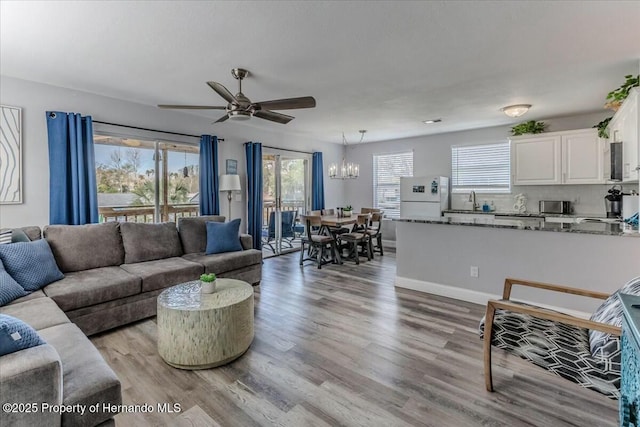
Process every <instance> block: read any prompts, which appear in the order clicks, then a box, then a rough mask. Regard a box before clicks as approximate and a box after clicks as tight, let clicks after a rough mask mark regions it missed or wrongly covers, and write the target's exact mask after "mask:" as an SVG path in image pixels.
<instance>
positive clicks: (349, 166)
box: [329, 129, 367, 179]
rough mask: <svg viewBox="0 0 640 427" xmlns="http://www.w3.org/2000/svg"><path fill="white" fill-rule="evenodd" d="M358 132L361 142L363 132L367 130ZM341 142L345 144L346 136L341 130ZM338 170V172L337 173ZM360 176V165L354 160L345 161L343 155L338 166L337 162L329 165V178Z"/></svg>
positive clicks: (353, 177)
mask: <svg viewBox="0 0 640 427" xmlns="http://www.w3.org/2000/svg"><path fill="white" fill-rule="evenodd" d="M359 132H360V141H359V142H358V143H361V142H362V140H363V139H364V134H365V133H366V132H367V131H366V130H364V129H362V130H360V131H359ZM342 144H343V145H344V146H345V147H346V146H347V138H345V136H344V132H342ZM338 172H339V173H338ZM359 176H360V165H359V164H357V163H355V162H347V161H345V159H344V157H343V158H342V164H341V165H340V166H339V167H338V164H337V163H331V164H330V165H329V178H331V179H355V178H357V177H359Z"/></svg>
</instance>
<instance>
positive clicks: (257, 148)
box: [245, 142, 262, 249]
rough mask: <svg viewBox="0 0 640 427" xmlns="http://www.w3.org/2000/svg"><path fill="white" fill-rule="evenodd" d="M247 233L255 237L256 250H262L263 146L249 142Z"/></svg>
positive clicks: (246, 150)
mask: <svg viewBox="0 0 640 427" xmlns="http://www.w3.org/2000/svg"><path fill="white" fill-rule="evenodd" d="M245 153H246V156H247V198H248V202H249V203H248V211H247V233H249V234H251V236H252V237H253V247H254V249H262V241H261V239H260V236H262V144H260V143H259V142H247V143H246V144H245Z"/></svg>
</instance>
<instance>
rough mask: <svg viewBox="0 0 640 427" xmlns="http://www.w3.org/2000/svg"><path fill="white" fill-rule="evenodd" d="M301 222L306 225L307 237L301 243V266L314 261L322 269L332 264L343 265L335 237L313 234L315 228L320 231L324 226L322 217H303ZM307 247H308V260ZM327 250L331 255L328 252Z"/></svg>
mask: <svg viewBox="0 0 640 427" xmlns="http://www.w3.org/2000/svg"><path fill="white" fill-rule="evenodd" d="M300 221H301V222H302V223H303V224H305V235H304V237H302V239H301V241H300V265H301V266H302V265H304V261H313V262H315V263H316V264H317V265H318V268H319V269H320V268H322V266H323V265H325V264H328V263H330V262H334V263H337V264H342V260H341V258H340V253H339V252H338V247H337V244H336V239H335V237H333V236H332V235H330V234H329V235H325V234H314V233H313V232H312V230H313V229H314V228H317V229H319V228H320V227H321V226H322V217H321V216H320V215H301V216H300ZM305 245H308V248H307V257H306V258H305ZM327 249H328V250H329V254H327V252H326V251H327ZM326 255H329V256H328V257H327V256H326Z"/></svg>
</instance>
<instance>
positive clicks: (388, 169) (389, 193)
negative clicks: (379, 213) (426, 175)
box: [373, 151, 413, 218]
mask: <svg viewBox="0 0 640 427" xmlns="http://www.w3.org/2000/svg"><path fill="white" fill-rule="evenodd" d="M401 176H413V152H412V151H409V152H405V153H394V154H378V155H374V156H373V207H374V208H379V209H382V210H383V212H384V216H385V217H387V218H399V217H400V177H401Z"/></svg>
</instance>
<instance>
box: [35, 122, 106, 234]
mask: <svg viewBox="0 0 640 427" xmlns="http://www.w3.org/2000/svg"><path fill="white" fill-rule="evenodd" d="M46 114H47V134H48V140H49V223H50V224H70V225H80V224H89V223H95V222H98V220H99V216H98V187H97V185H96V162H95V154H94V148H93V122H92V120H91V116H86V117H82V116H81V115H80V114H76V113H63V112H60V111H47V113H46Z"/></svg>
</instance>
